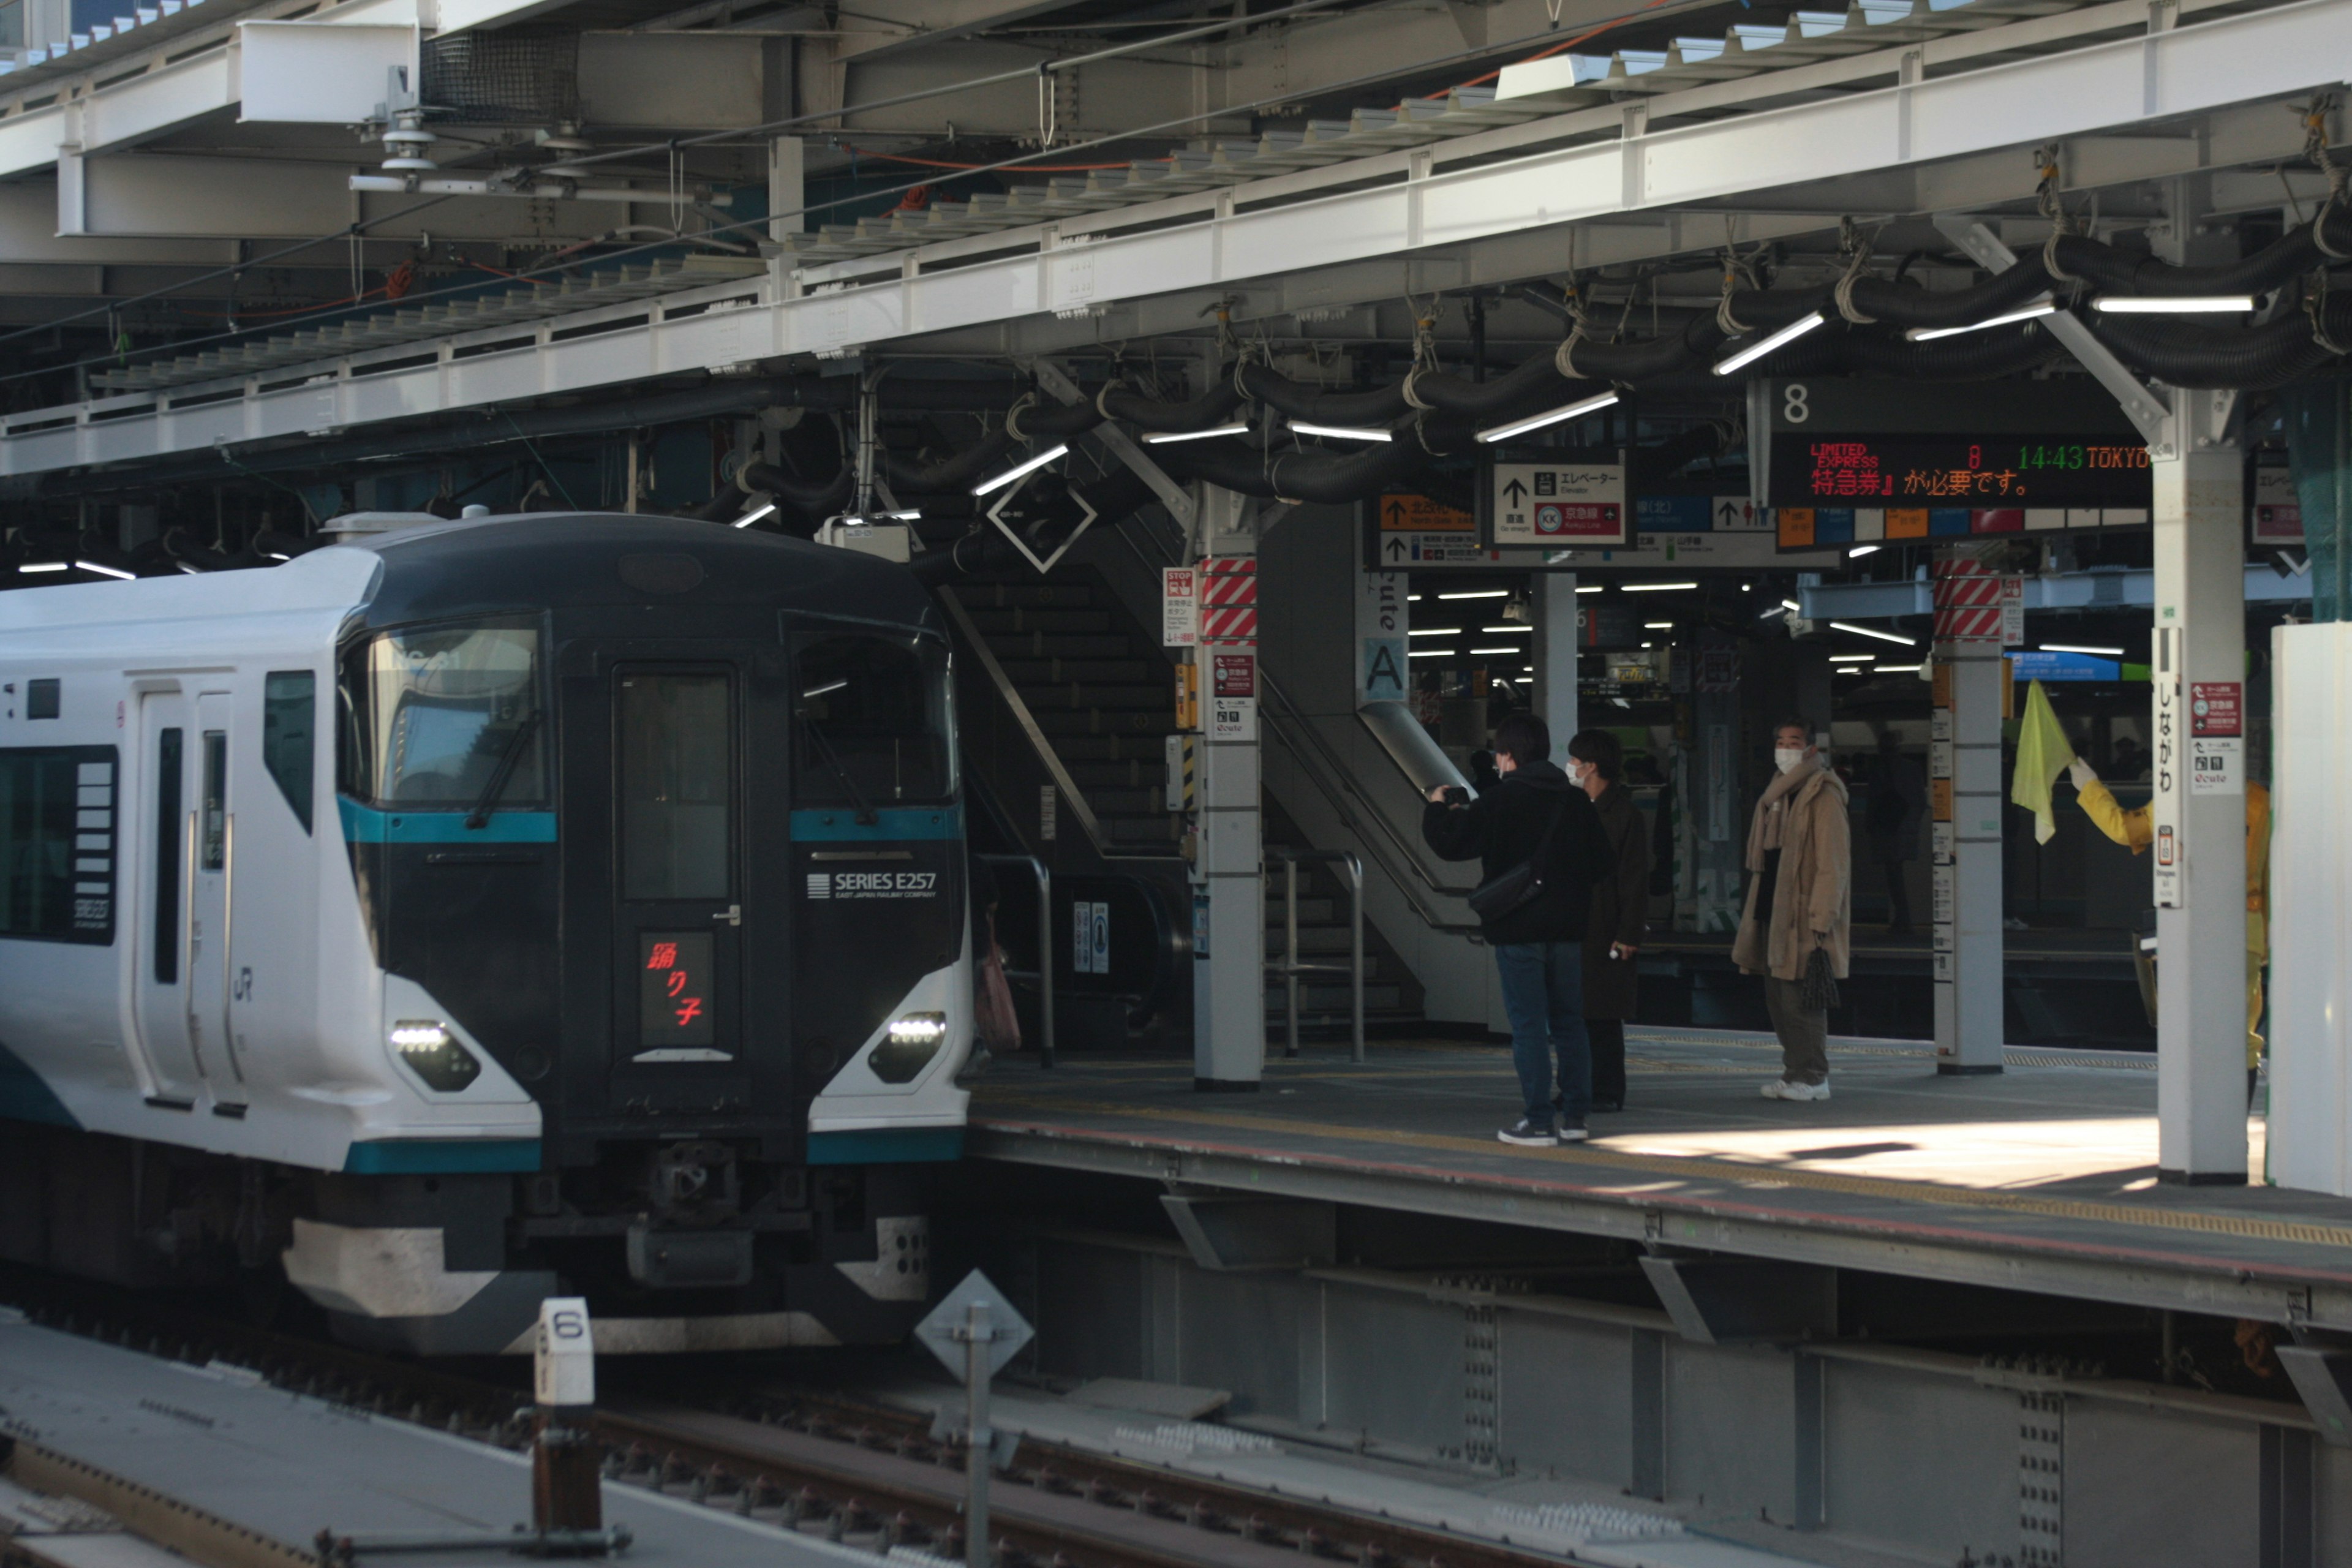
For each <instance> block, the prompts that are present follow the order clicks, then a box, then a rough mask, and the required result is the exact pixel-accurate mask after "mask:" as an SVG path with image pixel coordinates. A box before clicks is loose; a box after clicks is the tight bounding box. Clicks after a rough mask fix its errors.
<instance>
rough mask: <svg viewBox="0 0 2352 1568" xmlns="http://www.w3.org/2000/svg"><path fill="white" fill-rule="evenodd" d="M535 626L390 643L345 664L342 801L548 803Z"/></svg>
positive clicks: (429, 633)
mask: <svg viewBox="0 0 2352 1568" xmlns="http://www.w3.org/2000/svg"><path fill="white" fill-rule="evenodd" d="M539 649H540V636H539V630H538V628H537V626H532V625H529V624H519V623H516V622H512V621H467V622H461V623H457V624H447V623H445V624H442V625H439V626H416V627H410V628H407V629H404V630H401V631H391V632H384V633H383V634H381V635H379V636H377V637H372V638H370V639H368V640H367V641H365V642H363V643H361V644H358V645H357V646H355V647H352V648H351V649H350V650H349V651H348V652H347V653H346V654H345V655H344V658H343V678H342V682H341V693H340V698H339V700H340V701H341V707H342V722H341V743H340V746H339V756H338V762H337V772H338V778H339V782H340V787H341V789H342V791H343V793H344V794H346V795H352V796H355V797H356V798H358V799H361V800H365V801H371V802H373V803H374V804H376V805H394V806H409V807H419V808H425V809H441V810H450V811H467V810H478V809H488V808H491V807H496V806H501V805H504V806H536V805H543V804H544V803H545V802H546V799H547V763H546V755H547V745H546V734H545V729H546V726H545V724H544V723H543V722H542V720H543V718H544V714H543V710H542V709H541V692H540V688H541V681H540V668H539V658H540V652H539Z"/></svg>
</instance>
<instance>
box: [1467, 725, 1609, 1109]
mask: <svg viewBox="0 0 2352 1568" xmlns="http://www.w3.org/2000/svg"><path fill="white" fill-rule="evenodd" d="M1550 752H1551V732H1550V731H1549V730H1547V729H1545V727H1544V721H1542V720H1540V719H1538V718H1537V717H1536V716H1535V715H1534V714H1532V713H1514V714H1511V715H1510V716H1509V717H1507V718H1506V719H1505V720H1504V721H1502V722H1501V723H1500V724H1498V725H1496V727H1495V770H1496V773H1497V775H1498V779H1497V782H1496V785H1495V787H1494V788H1493V789H1491V790H1489V791H1487V792H1486V794H1484V795H1479V796H1478V797H1477V798H1476V799H1475V800H1472V799H1468V798H1466V797H1467V795H1468V792H1467V791H1466V790H1463V789H1460V788H1458V787H1457V788H1454V789H1446V788H1443V787H1441V788H1438V789H1433V790H1431V791H1430V792H1429V805H1428V806H1427V808H1426V809H1424V810H1423V813H1422V818H1421V834H1422V837H1423V838H1424V839H1426V840H1427V841H1428V844H1429V847H1430V848H1431V849H1433V850H1434V851H1435V852H1436V853H1437V855H1438V856H1439V857H1440V858H1444V859H1447V860H1477V861H1479V862H1481V868H1482V870H1483V872H1484V877H1483V879H1482V880H1485V881H1492V880H1494V879H1496V877H1499V876H1501V875H1502V874H1503V873H1505V872H1507V871H1511V870H1515V869H1517V868H1518V867H1520V866H1524V865H1526V864H1528V862H1529V861H1533V860H1538V851H1540V852H1541V853H1540V861H1539V863H1538V866H1537V870H1538V873H1539V875H1540V876H1541V879H1542V883H1541V889H1540V890H1539V891H1538V893H1537V894H1536V895H1535V897H1533V898H1532V899H1530V900H1528V901H1527V902H1526V903H1524V904H1521V905H1520V906H1518V907H1517V909H1514V910H1509V911H1507V912H1506V913H1504V914H1502V915H1500V916H1498V917H1497V918H1496V919H1494V920H1490V921H1483V922H1482V931H1483V934H1484V935H1485V937H1486V942H1487V945H1489V946H1490V947H1492V948H1493V949H1494V950H1495V968H1496V973H1497V974H1498V976H1499V977H1500V979H1501V981H1502V988H1503V1011H1504V1012H1505V1013H1506V1014H1507V1015H1508V1016H1509V1018H1510V1020H1511V1062H1512V1065H1513V1066H1514V1067H1516V1068H1517V1069H1518V1075H1519V1094H1520V1098H1521V1100H1523V1101H1524V1102H1525V1104H1524V1108H1523V1110H1522V1113H1521V1115H1520V1117H1519V1120H1518V1121H1517V1123H1516V1124H1514V1125H1512V1126H1510V1127H1507V1128H1505V1129H1503V1130H1502V1131H1500V1132H1498V1133H1497V1134H1496V1136H1497V1137H1499V1138H1500V1139H1502V1141H1503V1142H1506V1143H1522V1144H1552V1143H1559V1142H1571V1143H1577V1142H1583V1141H1584V1138H1585V1135H1586V1134H1585V1130H1584V1117H1585V1108H1586V1105H1587V1103H1588V1101H1590V1100H1591V1095H1592V1081H1591V1079H1592V1064H1591V1058H1590V1056H1589V1053H1588V1047H1587V1045H1586V1041H1585V1034H1584V1000H1583V993H1584V984H1583V979H1584V953H1583V948H1582V942H1583V940H1584V926H1585V921H1586V919H1587V917H1588V915H1589V914H1590V912H1591V903H1592V884H1593V883H1594V882H1596V881H1598V880H1599V879H1601V877H1602V876H1604V875H1606V874H1607V873H1608V871H1609V868H1610V866H1611V864H1612V862H1611V858H1610V857H1611V851H1610V845H1609V837H1608V835H1606V834H1605V833H1603V832H1602V831H1601V817H1600V815H1599V814H1598V813H1597V812H1595V811H1594V810H1593V809H1592V802H1591V801H1590V800H1588V799H1587V798H1585V795H1584V792H1583V791H1581V790H1579V789H1577V788H1575V787H1574V786H1573V785H1571V784H1570V783H1569V782H1568V775H1567V774H1566V773H1562V772H1560V771H1559V768H1557V767H1555V766H1554V765H1553V764H1552V763H1550V762H1549V761H1548V760H1547V759H1548V757H1549V753H1550ZM1555 1058H1557V1060H1558V1071H1559V1092H1560V1099H1561V1106H1560V1112H1561V1125H1560V1126H1559V1128H1558V1129H1557V1130H1555V1128H1554V1126H1553V1121H1552V1074H1553V1070H1554V1059H1555Z"/></svg>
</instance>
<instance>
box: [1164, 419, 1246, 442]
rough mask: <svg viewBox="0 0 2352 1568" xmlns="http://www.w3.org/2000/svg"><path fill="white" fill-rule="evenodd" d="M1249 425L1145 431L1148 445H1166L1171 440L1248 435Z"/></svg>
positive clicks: (1201, 439)
mask: <svg viewBox="0 0 2352 1568" xmlns="http://www.w3.org/2000/svg"><path fill="white" fill-rule="evenodd" d="M1248 434H1249V426H1246V425H1242V424H1234V425H1219V426H1215V427H1213V428H1212V429H1208V430H1149V431H1146V432H1145V433H1144V437H1143V444H1144V445H1145V446H1147V447H1165V446H1167V445H1168V444H1169V443H1170V442H1171V441H1206V440H1208V439H1210V438H1211V437H1216V436H1246V435H1248Z"/></svg>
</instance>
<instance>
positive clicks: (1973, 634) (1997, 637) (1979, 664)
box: [1928, 548, 2009, 1074]
mask: <svg viewBox="0 0 2352 1568" xmlns="http://www.w3.org/2000/svg"><path fill="white" fill-rule="evenodd" d="M1940 554H1941V559H1939V560H1938V561H1937V563H1936V566H1935V574H1936V577H1935V594H1934V598H1935V608H1936V634H1935V636H1936V641H1935V662H1934V666H1933V669H1934V679H1935V710H1934V721H1935V728H1934V730H1933V731H1932V739H1931V742H1930V744H1929V760H1930V766H1929V768H1928V772H1929V773H1930V774H1931V775H1932V776H1931V778H1930V780H1929V794H1930V795H1931V796H1932V800H1931V807H1932V809H1931V810H1930V811H1929V812H1928V816H1929V818H1930V825H1929V828H1928V832H1929V834H1930V836H1931V837H1932V840H1933V853H1932V856H1931V867H1930V875H1931V876H1932V877H1933V879H1934V894H1933V897H1932V900H1931V901H1932V904H1933V910H1932V911H1931V919H1932V927H1931V929H1932V930H1933V931H1934V932H1935V940H1934V953H1933V968H1934V974H1935V998H1936V1014H1935V1016H1936V1070H1937V1072H1938V1073H1946V1074H1974V1073H1997V1072H1999V1071H2000V1070H2001V1068H2002V1065H2003V1060H2004V1053H2003V1048H2002V1047H2003V1040H2002V1036H2003V1034H2004V1030H2003V1029H2002V1027H2001V1024H2002V1016H2001V1005H2002V997H2003V977H2002V973H2001V972H2002V967H2003V965H2004V963H2005V962H2006V954H2005V952H2003V948H2002V925H2001V918H2002V917H2001V816H2002V812H2003V810H2004V807H2003V805H2002V803H2001V796H2002V794H2003V793H2004V792H2003V789H2002V784H2003V780H2002V778H2001V766H2000V763H2001V751H2000V723H2001V707H2002V704H2001V682H2002V681H2003V680H2005V679H2008V674H2009V666H2008V661H2007V660H2005V659H2004V658H2002V657H2001V646H2002V640H2003V637H2004V635H2005V634H2004V630H2003V625H2004V611H2003V608H2002V604H2001V599H2002V595H2003V594H2004V593H2005V592H2006V590H2005V588H2004V585H2003V584H2004V579H2003V578H2001V577H2000V576H1999V575H1998V574H1993V573H1990V572H1987V571H1985V570H1984V569H1983V568H1982V567H1981V566H1980V565H1979V563H1978V562H1977V560H1976V559H1975V557H1974V556H1973V555H1972V554H1970V553H1969V552H1968V551H1967V550H1966V549H1964V548H1948V549H1946V550H1944V551H1943V552H1940Z"/></svg>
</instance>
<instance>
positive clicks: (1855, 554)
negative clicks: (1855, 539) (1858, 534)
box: [1845, 544, 1878, 561]
mask: <svg viewBox="0 0 2352 1568" xmlns="http://www.w3.org/2000/svg"><path fill="white" fill-rule="evenodd" d="M1877 553H1878V546H1877V545H1875V544H1857V545H1855V546H1854V547H1853V549H1852V550H1849V551H1847V552H1845V558H1846V559H1847V560H1848V561H1859V560H1861V559H1862V558H1863V557H1864V556H1865V555H1875V554H1877Z"/></svg>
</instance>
